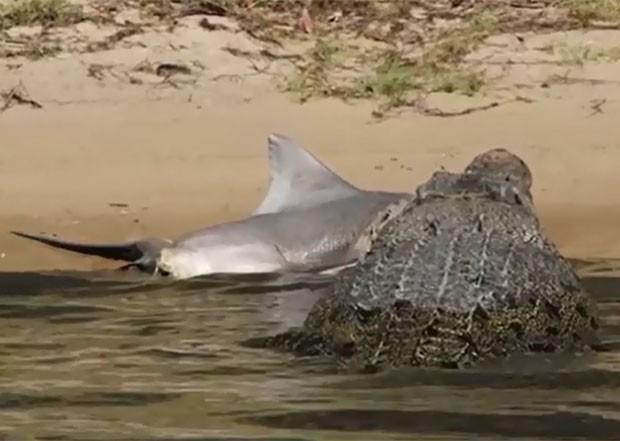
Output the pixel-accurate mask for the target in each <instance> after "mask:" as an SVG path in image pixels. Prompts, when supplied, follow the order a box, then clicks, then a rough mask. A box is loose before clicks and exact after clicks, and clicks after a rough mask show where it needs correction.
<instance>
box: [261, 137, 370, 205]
mask: <svg viewBox="0 0 620 441" xmlns="http://www.w3.org/2000/svg"><path fill="white" fill-rule="evenodd" d="M268 149H269V165H270V183H269V188H268V189H267V193H266V195H265V197H264V199H263V201H262V202H261V203H260V205H259V206H258V208H256V209H255V210H254V212H253V213H252V214H253V215H257V214H265V213H276V212H279V211H285V210H287V209H291V208H300V207H308V206H311V205H316V204H318V203H321V202H327V201H331V200H334V199H339V198H344V197H347V196H351V195H354V194H357V193H359V192H360V191H361V190H359V189H358V188H357V187H355V186H353V185H352V184H350V183H348V182H347V181H345V180H344V179H342V178H341V177H340V176H338V175H337V174H336V173H334V172H333V171H332V170H330V169H329V168H328V167H327V166H326V165H324V164H323V163H322V162H321V161H319V160H318V159H317V158H316V157H314V156H313V155H312V154H311V153H309V152H308V151H306V150H305V149H304V148H303V147H302V146H301V145H299V144H298V143H297V142H296V141H294V140H293V139H291V138H289V137H287V136H284V135H279V134H275V133H272V134H271V135H269V137H268Z"/></svg>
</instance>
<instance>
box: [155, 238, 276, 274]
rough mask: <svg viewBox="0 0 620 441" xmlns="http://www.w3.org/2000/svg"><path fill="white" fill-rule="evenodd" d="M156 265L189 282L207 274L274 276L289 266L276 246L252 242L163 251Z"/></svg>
mask: <svg viewBox="0 0 620 441" xmlns="http://www.w3.org/2000/svg"><path fill="white" fill-rule="evenodd" d="M157 265H158V267H159V268H160V269H161V270H163V271H165V272H167V273H168V274H169V275H170V276H172V277H173V278H175V279H189V278H192V277H197V276H203V275H208V274H227V273H228V274H231V273H236V274H248V273H272V272H278V271H281V270H283V269H285V268H286V267H287V266H288V263H287V261H286V260H285V259H284V257H283V256H282V254H281V253H280V252H279V251H278V249H277V248H276V247H275V246H273V245H269V244H263V243H249V244H245V245H230V246H225V245H217V246H212V247H207V248H188V247H183V246H178V247H171V248H164V249H163V250H162V251H161V254H160V256H159V259H158V261H157Z"/></svg>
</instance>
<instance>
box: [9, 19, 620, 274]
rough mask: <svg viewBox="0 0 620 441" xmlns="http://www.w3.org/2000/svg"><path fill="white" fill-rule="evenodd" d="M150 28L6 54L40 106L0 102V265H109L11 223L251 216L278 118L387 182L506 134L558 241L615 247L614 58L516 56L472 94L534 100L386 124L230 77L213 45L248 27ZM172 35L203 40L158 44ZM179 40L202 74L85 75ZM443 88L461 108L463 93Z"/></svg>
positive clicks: (263, 82) (38, 228)
mask: <svg viewBox="0 0 620 441" xmlns="http://www.w3.org/2000/svg"><path fill="white" fill-rule="evenodd" d="M181 29H183V28H181ZM187 29H190V30H191V26H189V27H187ZM179 32H181V33H180V34H179ZM183 32H185V33H183ZM606 32H607V34H604V33H600V32H599V33H595V34H588V38H589V40H588V41H590V40H592V41H600V40H604V41H606V42H610V41H616V42H620V33H618V32H615V31H606ZM153 35H156V36H157V35H158V34H152V35H151V34H146V35H141V36H140V37H139V38H141V39H142V40H143V41H147V40H148V39H149V38H151V39H152V41H155V43H153V44H152V45H151V46H147V48H146V49H144V47H143V46H140V47H139V48H137V49H136V48H122V49H116V50H112V51H105V52H101V53H98V54H97V53H95V54H93V53H89V54H84V55H72V54H61V55H59V56H57V57H53V58H51V59H43V60H39V61H26V60H22V61H20V63H21V64H20V66H19V67H18V68H15V67H14V66H13V67H11V66H10V63H9V62H6V63H4V64H3V65H2V68H1V69H0V88H2V89H4V90H6V89H7V88H9V87H12V86H13V85H15V84H16V83H17V82H19V81H22V83H23V84H24V85H25V86H26V87H27V89H28V92H29V93H30V95H31V97H32V98H33V99H36V100H37V101H39V102H40V103H41V104H42V105H43V108H41V109H32V108H28V107H26V106H16V107H11V108H10V109H8V110H6V111H4V112H2V113H0V133H1V134H2V149H1V150H0V269H2V270H5V271H8V270H47V269H97V268H108V267H114V266H115V264H114V263H109V262H105V261H102V260H101V259H97V258H87V257H83V256H76V255H74V254H72V253H68V252H62V251H57V250H51V249H49V248H46V247H45V246H42V245H38V244H34V243H29V242H27V241H24V240H23V239H18V238H15V237H12V236H11V235H9V234H8V231H9V230H22V231H28V232H34V233H37V232H47V233H56V234H58V235H59V236H62V237H66V238H68V239H74V240H83V241H123V240H128V239H135V238H138V237H142V236H149V235H152V236H161V237H169V238H174V237H175V236H176V235H179V234H181V233H184V232H186V231H188V230H191V229H195V228H199V227H203V226H206V225H209V224H212V223H215V222H222V221H227V220H232V219H237V218H239V217H242V216H244V215H245V214H246V213H248V212H249V211H251V210H252V209H253V208H254V207H255V206H256V205H258V203H259V202H260V199H261V197H262V195H263V192H264V191H265V188H266V186H267V183H268V163H267V155H266V137H267V135H268V134H269V133H271V132H280V133H283V134H287V135H289V136H292V137H295V138H296V139H297V140H298V141H299V142H301V143H302V144H303V145H305V146H306V147H307V148H308V149H309V150H310V151H312V152H313V153H314V154H316V155H317V156H318V157H319V158H320V159H321V160H322V161H324V162H325V163H326V164H328V165H329V166H330V167H332V168H333V169H334V170H335V171H336V172H338V173H340V174H341V175H342V176H343V177H345V178H346V179H348V180H350V181H351V182H352V183H354V184H356V185H358V186H360V187H365V188H371V189H383V190H398V191H407V190H413V189H414V188H415V186H416V185H418V184H420V183H421V182H423V181H424V180H426V179H427V178H428V177H429V176H430V175H431V174H432V172H433V171H435V170H437V169H438V168H439V167H441V166H445V167H446V168H448V169H454V170H458V169H460V168H462V167H463V166H464V165H465V164H466V163H467V162H468V161H469V160H470V159H471V158H472V157H473V156H474V155H476V154H478V153H480V152H481V151H483V150H486V149H489V148H493V147H505V148H508V149H510V150H511V151H513V152H515V153H517V154H518V155H520V156H522V157H523V159H524V160H525V161H526V162H527V163H528V165H529V166H530V167H531V169H532V172H533V174H534V197H535V203H536V205H537V207H538V210H539V213H540V215H541V218H542V220H543V222H544V224H545V226H546V228H547V230H548V232H549V234H550V235H551V237H552V238H553V239H554V240H555V241H556V242H557V243H558V245H559V247H560V249H561V250H562V251H563V252H564V253H566V254H567V255H568V256H570V257H601V258H602V257H617V256H620V240H618V239H617V238H618V237H619V232H620V191H618V190H617V189H618V188H620V187H619V184H620V173H618V167H619V165H620V142H619V141H618V140H619V139H620V124H618V121H620V101H619V100H618V99H619V98H620V88H618V85H617V83H616V82H615V79H616V78H617V74H618V72H620V63H619V62H606V63H594V62H592V63H591V64H586V65H584V66H582V67H579V69H578V70H575V69H574V68H571V69H572V70H571V69H568V68H565V67H563V68H562V69H563V70H566V71H567V72H568V70H571V75H573V76H576V77H579V78H580V81H577V82H575V83H574V84H563V85H552V86H551V87H544V88H543V87H539V83H540V81H539V80H540V79H541V78H544V77H545V76H548V75H549V72H550V71H549V69H551V67H548V66H546V65H543V64H541V65H538V66H534V67H527V68H525V67H523V66H521V68H518V66H517V67H513V68H511V69H513V71H514V72H513V73H512V74H511V75H512V77H511V76H510V75H506V76H504V78H503V80H502V82H501V86H502V87H501V89H500V88H497V89H496V90H495V91H494V92H492V93H490V94H488V95H487V96H486V97H483V98H477V99H468V101H467V102H466V105H471V104H472V103H473V102H481V101H484V100H486V101H489V100H499V101H502V100H504V101H505V100H506V97H507V96H508V97H512V98H516V97H521V98H522V97H523V96H527V97H528V101H532V102H524V101H523V100H521V101H515V102H512V103H507V104H503V105H500V106H498V107H496V108H494V109H491V110H488V111H483V112H476V113H472V114H470V115H465V116H460V117H454V118H441V117H430V116H423V115H420V114H417V113H414V112H405V113H403V114H402V115H400V116H394V117H391V118H389V119H387V120H384V121H381V122H378V121H375V120H373V119H372V117H371V112H372V109H373V104H372V103H369V102H362V103H348V104H346V103H343V102H340V101H337V100H331V99H327V100H318V101H311V102H309V103H306V104H304V105H300V104H298V103H297V102H296V101H295V100H294V99H293V98H292V97H291V96H290V95H285V94H282V93H280V92H278V91H277V89H276V87H274V84H273V81H272V80H271V78H270V77H269V76H268V75H264V76H263V77H261V76H252V77H247V78H243V77H239V78H241V79H239V78H237V77H235V78H232V77H231V79H224V80H221V78H223V76H226V75H236V74H234V73H235V72H241V73H240V75H242V74H243V73H247V69H248V63H247V61H244V60H241V59H236V58H234V57H233V56H232V55H230V54H228V53H226V54H225V53H224V51H219V52H218V51H217V50H216V49H213V45H214V44H215V43H218V44H220V46H221V47H222V45H223V44H224V43H226V44H231V41H232V42H233V43H235V42H236V44H246V45H250V43H247V42H243V41H241V40H239V39H241V38H242V37H240V36H239V35H240V34H234V36H231V35H232V34H227V33H226V32H219V31H217V32H212V33H209V34H204V33H203V34H200V36H199V37H200V38H198V37H197V36H195V35H194V34H192V33H191V32H189V31H187V30H186V31H177V34H175V35H172V36H167V37H165V38H164V37H162V36H161V35H159V37H158V38H160V39H163V41H159V40H157V39H156V38H155V37H154V36H153ZM561 35H563V36H564V37H566V34H561ZM575 35H576V34H575ZM575 35H573V36H572V37H571V38H577V37H579V35H577V36H575ZM564 37H563V38H564ZM582 37H583V36H582ZM174 38H177V39H186V40H187V39H189V41H190V43H191V42H192V41H193V42H194V43H195V44H194V45H193V46H191V45H189V44H188V45H187V47H188V48H186V49H184V50H183V51H179V52H174V51H172V52H169V53H168V52H165V51H163V50H162V49H161V47H164V46H166V45H167V44H168V43H169V40H174ZM192 38H193V39H194V40H196V39H197V40H196V41H199V43H200V44H198V43H196V41H194V40H192ZM537 38H539V37H538V36H531V39H534V40H535V39H537ZM566 38H568V37H566ZM583 38H585V37H583ZM145 39H146V40H145ZM237 40H239V41H237ZM510 44H512V43H510ZM510 44H507V46H506V48H505V50H504V52H502V53H501V56H502V57H504V58H505V57H506V54H507V53H508V54H510V53H512V54H513V55H514V56H515V57H517V55H518V57H520V59H524V58H525V55H524V53H525V52H527V51H525V52H523V50H521V52H518V54H517V55H515V52H510V51H511V50H513V49H510V47H508V46H510ZM166 47H167V46H166ZM205 47H210V48H211V50H210V52H208V53H206V52H204V48H205ZM132 51H134V52H132ZM201 51H203V52H201ZM132 54H133V55H132ZM170 54H173V55H174V56H175V57H177V58H183V57H185V58H186V59H192V57H194V58H200V61H201V63H202V64H203V65H205V66H207V68H206V71H207V72H208V74H203V77H201V79H199V80H197V81H196V82H194V83H193V84H192V85H188V86H181V87H160V86H161V85H160V84H159V83H161V79H159V78H155V79H153V80H152V82H151V83H148V81H147V82H143V84H140V85H136V84H129V83H127V82H121V81H117V80H115V79H111V78H106V79H103V80H97V79H93V78H90V77H88V76H87V75H85V67H84V63H85V60H86V61H88V62H89V63H93V62H95V61H97V60H98V61H100V62H102V63H103V62H104V61H105V60H112V59H119V60H121V62H122V63H125V64H127V65H130V64H131V63H134V64H135V63H137V62H139V61H140V60H141V59H143V58H144V57H145V56H148V57H151V58H157V59H159V60H170V59H172V58H173V55H170ZM97 57H98V58H97ZM132 57H133V58H132ZM175 59H176V58H175ZM11 63H16V62H15V61H14V60H13V61H11ZM526 65H527V64H526ZM524 66H525V65H524ZM527 66H529V65H527ZM554 68H555V67H554ZM216 77H217V78H218V79H217V80H216V79H215V78H216ZM524 78H527V79H528V81H529V83H528V85H527V87H525V86H523V84H524V82H527V81H525V80H524ZM592 78H594V79H596V80H597V81H596V82H593V81H591V80H590V79H592ZM537 84H538V85H537ZM500 90H501V91H500ZM507 91H508V92H507ZM434 99H435V102H437V103H440V104H441V106H443V107H446V106H447V107H450V106H454V107H457V108H458V107H459V106H462V105H463V100H464V99H463V98H459V97H453V96H448V95H443V96H436V97H434ZM600 100H604V101H600ZM600 103H603V104H600ZM597 109H598V111H597ZM119 205H121V206H119Z"/></svg>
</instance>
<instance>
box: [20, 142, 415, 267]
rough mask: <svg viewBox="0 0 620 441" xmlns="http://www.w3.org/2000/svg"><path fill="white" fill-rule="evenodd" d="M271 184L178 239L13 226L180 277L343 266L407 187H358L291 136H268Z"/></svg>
mask: <svg viewBox="0 0 620 441" xmlns="http://www.w3.org/2000/svg"><path fill="white" fill-rule="evenodd" d="M267 144H268V155H269V164H270V184H269V187H268V189H267V192H266V195H265V196H264V199H263V200H262V202H261V203H260V204H259V206H258V207H257V208H256V209H255V210H254V211H253V212H252V213H251V214H250V215H249V216H248V217H246V218H244V219H240V220H236V221H232V222H226V223H221V224H216V225H212V226H209V227H206V228H203V229H200V230H198V231H195V232H191V233H188V234H185V235H183V236H181V237H179V238H177V239H176V240H174V241H172V240H164V239H157V238H147V239H142V240H138V241H132V242H123V243H108V244H95V243H90V244H89V243H78V242H71V241H66V240H61V239H56V238H54V237H49V236H44V235H34V234H28V233H23V232H19V231H11V233H12V234H15V235H17V236H20V237H23V238H27V239H31V240H35V241H37V242H41V243H44V244H46V245H49V246H52V247H54V248H60V249H64V250H68V251H73V252H77V253H80V254H86V255H94V256H100V257H104V258H107V259H114V260H120V261H125V262H129V263H128V264H126V265H124V266H122V267H121V268H120V269H123V270H124V269H128V268H132V267H135V268H138V269H140V270H142V271H145V272H149V273H158V274H161V275H164V276H169V277H172V278H174V279H187V278H191V277H196V276H201V275H207V274H215V273H219V274H222V273H246V274H247V273H277V272H299V271H301V272H306V271H310V272H314V271H316V272H337V271H339V270H340V269H341V268H344V267H347V266H351V265H354V264H355V263H356V262H357V260H358V259H359V258H360V257H361V256H362V255H363V254H364V253H365V252H366V250H367V247H368V244H367V243H366V241H365V240H364V238H363V236H362V233H363V231H364V230H365V229H366V228H367V226H368V225H369V224H370V223H371V222H372V221H373V220H374V219H375V217H376V216H377V214H378V213H381V212H382V211H383V210H385V208H386V207H388V206H390V205H392V204H394V203H397V202H399V201H401V200H404V199H409V198H411V197H412V195H411V194H409V193H397V192H385V191H371V190H363V189H359V188H357V187H355V186H353V185H352V184H350V183H349V182H347V181H345V180H344V179H342V178H341V177H340V176H338V175H337V174H336V173H334V172H333V171H332V170H330V169H329V168H328V167H327V166H326V165H325V164H323V163H322V162H321V161H319V160H318V159H317V158H316V157H315V156H313V155H312V154H311V153H309V152H308V151H306V150H305V149H304V148H303V147H302V146H301V145H299V144H298V143H297V142H295V141H294V140H293V139H291V138H289V137H287V136H284V135H280V134H275V133H273V134H271V135H269V137H268V142H267Z"/></svg>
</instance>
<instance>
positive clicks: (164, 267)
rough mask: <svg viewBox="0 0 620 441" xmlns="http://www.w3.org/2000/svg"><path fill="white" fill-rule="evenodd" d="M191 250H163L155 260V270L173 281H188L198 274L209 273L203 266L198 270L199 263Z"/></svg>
mask: <svg viewBox="0 0 620 441" xmlns="http://www.w3.org/2000/svg"><path fill="white" fill-rule="evenodd" d="M195 254H196V253H194V252H192V250H187V249H183V248H168V247H167V248H163V249H162V250H161V251H160V253H159V258H158V259H157V268H158V269H159V270H160V271H161V272H162V273H164V274H166V275H169V276H171V277H173V278H174V279H188V278H190V277H194V276H197V275H199V274H205V273H209V272H210V271H209V268H204V264H203V265H201V267H200V268H198V265H199V263H201V262H200V260H199V259H197V258H196V256H195Z"/></svg>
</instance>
